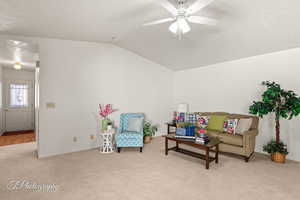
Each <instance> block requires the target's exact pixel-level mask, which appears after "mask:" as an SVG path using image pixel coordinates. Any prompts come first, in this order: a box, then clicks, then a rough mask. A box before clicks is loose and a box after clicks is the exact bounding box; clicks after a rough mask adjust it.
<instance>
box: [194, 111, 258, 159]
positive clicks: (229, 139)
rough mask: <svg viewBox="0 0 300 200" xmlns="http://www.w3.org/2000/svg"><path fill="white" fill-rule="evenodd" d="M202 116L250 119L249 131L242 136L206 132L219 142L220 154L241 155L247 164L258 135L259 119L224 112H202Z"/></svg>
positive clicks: (212, 131) (211, 131)
mask: <svg viewBox="0 0 300 200" xmlns="http://www.w3.org/2000/svg"><path fill="white" fill-rule="evenodd" d="M199 114H201V115H204V116H210V115H226V116H227V118H228V119H240V118H252V125H251V128H250V130H249V131H246V132H244V133H243V135H229V134H226V133H223V132H219V131H214V130H207V133H208V135H209V136H213V137H218V138H219V139H220V140H221V144H220V145H219V149H220V151H221V152H227V153H233V154H238V155H241V156H243V157H244V158H245V161H246V162H248V161H249V158H250V157H251V155H252V154H253V152H254V149H255V138H256V136H257V135H258V123H259V118H258V117H256V116H252V115H240V114H230V113H224V112H203V113H201V112H200V113H199Z"/></svg>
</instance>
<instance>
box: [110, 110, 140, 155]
mask: <svg viewBox="0 0 300 200" xmlns="http://www.w3.org/2000/svg"><path fill="white" fill-rule="evenodd" d="M130 118H142V119H145V115H144V114H142V113H122V114H121V116H120V126H119V129H118V132H117V134H116V136H115V140H116V145H117V149H118V152H119V153H120V151H121V148H122V147H140V152H142V151H143V146H144V142H143V138H144V133H143V128H142V129H141V132H132V131H126V130H128V129H127V128H128V121H129V119H130Z"/></svg>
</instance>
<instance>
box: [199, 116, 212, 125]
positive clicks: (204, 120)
mask: <svg viewBox="0 0 300 200" xmlns="http://www.w3.org/2000/svg"><path fill="white" fill-rule="evenodd" d="M209 118H210V117H209V116H200V115H199V116H197V123H198V126H199V128H206V127H207V126H208V121H209Z"/></svg>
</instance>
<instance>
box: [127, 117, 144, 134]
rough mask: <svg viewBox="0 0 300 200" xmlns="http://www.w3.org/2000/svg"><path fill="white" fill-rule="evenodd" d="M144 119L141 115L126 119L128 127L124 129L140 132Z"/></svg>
mask: <svg viewBox="0 0 300 200" xmlns="http://www.w3.org/2000/svg"><path fill="white" fill-rule="evenodd" d="M143 122H144V119H143V118H142V117H137V118H135V117H133V118H129V119H128V127H127V130H126V131H129V132H142V130H143Z"/></svg>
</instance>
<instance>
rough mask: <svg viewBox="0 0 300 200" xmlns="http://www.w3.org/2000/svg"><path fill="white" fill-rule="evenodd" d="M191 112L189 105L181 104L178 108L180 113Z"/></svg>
mask: <svg viewBox="0 0 300 200" xmlns="http://www.w3.org/2000/svg"><path fill="white" fill-rule="evenodd" d="M188 111H189V106H188V104H187V103H180V104H179V105H178V108H177V112H179V113H187V112H188Z"/></svg>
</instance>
